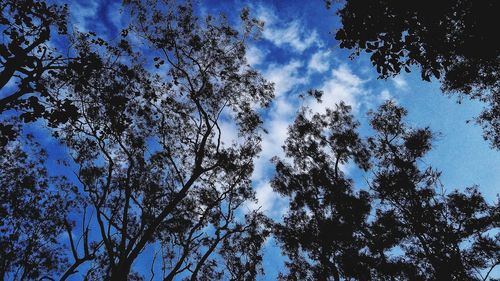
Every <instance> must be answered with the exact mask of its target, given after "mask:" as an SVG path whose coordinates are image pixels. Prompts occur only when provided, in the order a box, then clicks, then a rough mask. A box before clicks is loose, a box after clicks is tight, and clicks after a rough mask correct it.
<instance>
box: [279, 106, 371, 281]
mask: <svg viewBox="0 0 500 281" xmlns="http://www.w3.org/2000/svg"><path fill="white" fill-rule="evenodd" d="M350 110H351V108H350V107H349V106H347V105H345V104H343V103H341V104H340V105H338V106H337V107H336V109H335V110H333V111H331V110H327V112H326V114H315V115H313V116H312V117H310V118H309V117H307V115H308V111H307V110H303V111H301V112H300V113H299V114H298V116H297V118H296V119H295V122H294V123H293V125H292V126H291V127H290V129H289V136H288V138H287V140H286V144H285V146H284V150H285V152H286V156H288V157H290V158H291V159H292V160H293V164H289V163H287V162H285V161H282V160H279V159H275V163H276V174H277V175H276V176H275V178H274V179H273V181H272V186H273V188H274V189H275V190H276V191H277V192H279V193H280V194H282V195H285V196H287V197H289V198H290V209H289V211H288V213H287V214H286V215H285V217H284V222H283V223H282V224H279V225H278V227H277V233H276V235H277V238H278V240H279V241H280V242H281V243H282V245H283V251H284V253H285V254H287V255H288V258H289V259H290V261H289V262H286V265H287V267H288V269H289V273H288V274H287V275H286V276H282V279H286V280H332V278H333V280H336V281H338V280H346V279H349V278H354V279H356V280H365V279H366V278H367V276H369V268H368V266H367V265H366V262H367V258H368V257H367V256H366V255H365V254H364V253H363V248H364V247H365V245H366V242H365V241H364V234H363V233H364V232H366V231H367V230H366V228H367V217H368V215H369V213H370V198H369V194H368V192H366V191H359V192H355V191H353V188H352V180H351V179H349V178H346V177H345V175H344V173H343V172H342V171H341V165H344V164H346V163H347V162H348V161H355V162H356V163H357V164H358V165H359V166H360V167H361V168H362V169H368V168H369V163H368V161H369V154H368V149H367V147H366V145H365V144H364V143H363V141H362V140H361V139H360V138H359V136H358V133H357V132H356V128H357V126H358V125H359V123H357V121H355V120H354V118H353V116H352V115H351V113H350Z"/></svg>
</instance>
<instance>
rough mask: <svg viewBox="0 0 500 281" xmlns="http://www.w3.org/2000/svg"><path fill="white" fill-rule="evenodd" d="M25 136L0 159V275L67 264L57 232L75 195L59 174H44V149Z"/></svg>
mask: <svg viewBox="0 0 500 281" xmlns="http://www.w3.org/2000/svg"><path fill="white" fill-rule="evenodd" d="M25 140H27V141H26V142H23V143H22V144H23V145H21V144H19V143H16V144H14V143H11V144H10V145H8V146H6V147H5V150H4V154H3V155H2V157H1V158H0V187H1V188H0V198H1V200H0V280H35V279H36V280H39V279H43V278H44V277H51V276H53V275H54V274H57V273H59V272H60V271H61V270H63V269H65V266H66V265H67V255H66V251H65V248H64V245H63V244H62V243H61V241H60V239H59V236H60V235H62V234H64V233H65V232H66V230H68V229H71V224H70V221H69V219H68V214H69V212H70V210H71V209H72V208H74V207H75V204H76V202H77V201H78V200H77V199H78V198H77V194H76V193H75V190H74V189H73V186H72V185H70V184H69V183H68V182H67V180H66V179H65V178H62V177H56V176H51V175H49V173H48V171H47V168H46V164H45V160H46V157H47V154H46V152H45V151H44V150H43V149H41V148H40V147H39V145H38V144H36V142H34V141H33V140H32V138H31V137H30V136H28V138H27V139H25ZM23 146H27V147H28V150H27V151H25V149H23Z"/></svg>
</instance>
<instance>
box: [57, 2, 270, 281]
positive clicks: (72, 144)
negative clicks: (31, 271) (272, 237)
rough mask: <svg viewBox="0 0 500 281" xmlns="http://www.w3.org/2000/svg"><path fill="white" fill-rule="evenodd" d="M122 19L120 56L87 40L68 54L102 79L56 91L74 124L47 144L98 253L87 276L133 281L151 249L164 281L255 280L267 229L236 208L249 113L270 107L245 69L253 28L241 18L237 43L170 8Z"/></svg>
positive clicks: (155, 5) (222, 24) (253, 123)
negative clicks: (71, 182) (65, 171)
mask: <svg viewBox="0 0 500 281" xmlns="http://www.w3.org/2000/svg"><path fill="white" fill-rule="evenodd" d="M125 8H126V10H128V11H130V12H131V14H132V17H133V22H132V25H131V26H129V27H128V28H127V29H125V30H123V31H122V38H121V39H120V40H119V42H118V43H117V44H113V43H111V42H106V41H104V40H102V39H99V38H97V37H96V36H94V35H93V34H90V33H87V34H82V35H81V36H80V37H79V38H78V40H77V42H76V43H75V48H76V49H77V50H78V51H79V52H81V53H85V54H87V55H88V56H92V57H94V58H95V61H96V62H98V64H99V67H98V69H99V70H98V71H97V70H91V71H89V72H88V73H87V74H86V75H85V76H81V78H80V77H78V75H77V74H78V73H75V75H73V74H71V73H69V75H68V76H69V77H74V78H75V79H73V80H71V79H69V81H71V82H70V83H68V79H67V77H64V78H63V79H62V80H61V81H62V82H61V86H62V89H64V92H65V93H66V94H67V95H68V96H69V94H68V93H70V94H71V97H72V99H73V103H74V104H75V105H76V106H77V107H78V109H79V111H80V115H81V116H80V117H79V118H78V119H76V120H74V121H71V122H70V123H69V124H67V125H62V126H59V129H58V130H57V132H56V135H57V136H59V137H60V138H61V139H62V140H63V142H64V143H65V144H66V145H67V146H68V147H69V148H70V151H71V154H72V156H73V159H74V162H75V164H76V165H78V167H79V171H78V172H77V176H78V179H79V182H80V184H81V185H82V189H83V191H84V194H85V196H86V197H87V198H88V201H89V202H90V204H91V206H92V207H93V209H94V214H95V221H96V223H95V224H96V232H97V233H96V235H97V236H98V237H99V239H97V240H95V241H94V243H100V242H102V247H100V248H99V250H98V251H97V252H96V253H95V255H96V258H95V260H94V261H93V262H92V263H91V264H90V269H89V270H88V271H86V272H84V275H85V276H86V278H90V279H93V280H102V279H105V280H136V279H141V275H142V274H143V273H144V272H134V271H133V263H134V261H136V259H138V257H139V256H140V254H141V253H142V252H143V251H144V250H145V249H146V248H147V247H148V245H155V247H154V248H157V250H156V251H155V253H154V258H153V259H152V260H151V263H152V265H151V266H152V268H154V267H157V266H156V265H155V262H156V261H157V262H158V264H159V265H160V267H161V269H162V276H161V279H163V280H174V279H175V278H177V279H179V278H185V279H187V280H220V279H223V280H254V279H255V277H256V276H257V274H258V273H259V272H260V263H261V259H262V258H261V254H260V249H261V245H262V243H263V242H264V239H265V237H266V236H267V232H268V230H266V228H265V227H264V226H265V223H266V221H267V219H266V218H265V217H264V216H263V215H262V214H260V213H258V212H249V213H248V214H244V213H243V212H242V210H241V209H242V208H241V206H242V204H244V203H245V202H246V201H248V200H252V199H253V198H254V191H253V189H252V186H251V183H250V179H249V176H250V175H251V173H252V170H253V158H254V156H255V155H256V154H257V153H258V152H259V150H260V145H259V143H260V137H259V130H260V124H261V120H260V117H259V115H258V113H257V111H256V110H255V109H254V108H255V107H261V106H267V105H268V103H269V101H270V99H271V98H272V96H273V87H272V85H271V84H269V83H268V82H267V81H265V80H264V79H263V78H262V76H261V75H260V74H259V73H258V72H256V71H255V70H253V69H252V68H250V67H249V66H248V65H247V63H246V61H245V45H244V43H245V40H246V38H247V37H248V36H251V35H252V33H253V32H254V28H255V27H259V23H258V22H257V21H255V20H253V19H251V18H250V17H249V15H248V11H247V10H244V11H243V12H242V14H241V18H242V21H243V31H238V30H236V29H234V28H232V27H231V26H230V25H229V23H228V22H227V20H226V19H225V18H224V17H223V16H221V17H220V18H214V17H211V16H207V17H206V18H204V19H203V20H200V19H198V18H197V17H196V16H195V15H194V14H193V10H192V8H191V6H190V5H189V4H183V3H173V2H170V1H165V2H155V1H144V2H140V1H132V2H128V3H126V6H125ZM129 34H133V35H134V39H133V40H128V36H130V35H129ZM136 40H142V42H141V44H138V45H134V44H136V43H134V42H137V41H136ZM148 54H151V56H148ZM155 69H157V70H155ZM68 71H74V70H68ZM153 72H155V73H153ZM55 88H58V87H55ZM222 121H224V122H234V123H235V126H236V128H237V130H238V134H239V139H238V140H237V142H234V143H226V144H224V143H223V142H222V138H223V134H224V132H223V131H222V129H221V122H222ZM151 248H153V247H151ZM156 257H158V259H157V258H156ZM152 271H153V272H155V270H153V269H152Z"/></svg>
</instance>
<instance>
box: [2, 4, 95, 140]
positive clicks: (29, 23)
mask: <svg viewBox="0 0 500 281" xmlns="http://www.w3.org/2000/svg"><path fill="white" fill-rule="evenodd" d="M0 7H1V9H0V32H1V34H2V36H1V37H0V38H1V39H0V40H1V41H0V90H1V95H0V114H2V115H1V119H0V120H1V123H0V146H4V145H6V144H7V142H8V141H9V140H12V139H14V138H15V136H16V135H17V134H18V130H19V128H18V127H19V126H20V125H22V124H23V123H28V122H33V121H36V120H38V119H40V118H43V119H46V120H48V121H49V122H50V123H51V124H54V125H55V124H59V123H64V122H67V121H68V119H70V118H74V117H75V115H76V114H77V110H76V108H75V107H74V106H72V104H71V103H70V101H69V100H67V99H63V100H61V99H55V98H54V97H53V96H51V94H50V91H49V90H48V88H49V87H50V84H49V83H50V82H49V81H50V80H53V79H54V78H53V77H52V76H53V74H54V73H57V72H59V71H61V70H64V69H67V68H71V67H73V66H76V65H81V64H84V63H87V62H85V60H84V59H83V58H81V57H80V58H79V57H72V56H70V55H68V54H67V53H64V52H62V51H60V50H57V48H56V47H61V46H58V44H56V43H55V41H54V40H53V38H54V37H59V38H60V39H62V41H64V40H68V39H69V36H68V34H67V24H68V7H67V5H59V4H51V3H49V2H46V1H41V0H1V1H0ZM67 43H68V42H67ZM59 45H60V44H59ZM66 47H69V46H66ZM9 111H10V112H9ZM13 112H16V113H17V114H14V113H13ZM12 116H16V117H19V120H17V121H20V122H16V120H13V119H11V118H9V117H12Z"/></svg>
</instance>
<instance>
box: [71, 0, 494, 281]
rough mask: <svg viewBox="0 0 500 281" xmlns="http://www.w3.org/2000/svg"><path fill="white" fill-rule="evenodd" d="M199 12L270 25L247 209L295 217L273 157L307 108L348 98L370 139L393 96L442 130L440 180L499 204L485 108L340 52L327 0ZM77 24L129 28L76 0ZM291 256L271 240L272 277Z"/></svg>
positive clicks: (252, 49) (257, 48)
mask: <svg viewBox="0 0 500 281" xmlns="http://www.w3.org/2000/svg"><path fill="white" fill-rule="evenodd" d="M193 2H194V5H195V8H196V9H198V12H199V13H200V14H206V13H211V14H219V13H221V12H223V13H226V14H227V15H228V16H229V18H230V19H231V20H234V21H235V20H236V18H237V16H238V15H239V12H238V11H239V10H240V9H241V8H243V7H245V6H246V7H249V8H250V12H251V14H252V15H253V16H255V17H257V18H259V19H260V20H263V21H264V22H265V27H264V30H263V33H262V36H261V38H260V39H259V40H253V41H251V42H249V46H248V48H247V60H248V62H249V64H251V65H252V66H253V67H255V68H256V69H258V70H259V71H260V72H261V73H262V74H263V75H264V77H265V78H266V79H268V80H270V81H272V82H274V84H275V90H276V92H275V96H276V98H275V99H274V101H273V103H272V105H271V107H270V108H269V109H268V110H265V111H263V112H262V116H263V119H264V127H265V128H266V129H267V131H268V132H269V133H268V134H265V135H264V136H263V139H262V152H261V153H260V155H259V157H258V158H257V159H256V162H255V171H254V174H253V175H252V180H253V183H254V187H255V190H256V196H257V199H258V202H257V203H253V204H248V205H247V206H246V208H248V210H251V209H255V208H259V207H260V208H261V210H263V211H264V212H265V213H266V214H267V215H269V216H271V217H273V218H274V219H276V220H279V219H280V218H281V217H282V215H283V214H284V212H286V208H287V201H286V200H285V199H283V198H280V197H279V195H277V194H275V193H273V191H272V188H271V186H270V185H269V179H270V178H272V176H273V172H274V169H273V165H272V164H271V162H270V158H271V157H273V156H279V157H283V156H284V155H283V151H282V149H281V146H282V145H283V142H284V140H285V139H286V134H287V127H288V125H289V124H291V122H292V121H293V118H294V116H295V114H296V113H297V111H298V109H299V108H300V106H302V105H307V106H309V107H310V108H311V109H312V110H313V111H314V112H322V111H324V110H325V108H327V107H334V104H335V103H338V102H340V101H344V102H346V103H347V104H349V105H351V106H352V107H353V112H354V114H355V116H356V117H357V118H358V120H359V121H360V122H361V124H362V125H361V129H360V131H361V134H362V135H365V136H367V135H368V134H369V133H370V128H369V127H368V124H367V121H368V119H367V116H366V113H367V112H368V111H369V110H370V109H375V108H376V107H377V106H378V105H380V104H381V103H382V102H383V101H385V100H386V99H393V100H394V101H395V102H397V103H398V104H400V105H402V106H404V107H406V109H407V110H408V112H409V114H408V119H407V120H408V121H409V124H411V125H412V126H415V127H423V126H424V127H425V126H429V127H430V128H431V129H432V130H433V131H435V132H439V135H438V137H437V138H436V141H435V143H434V149H433V150H432V151H431V152H430V153H429V154H428V156H427V157H426V158H425V159H424V162H425V164H427V165H432V166H433V167H434V168H436V169H438V170H441V171H442V172H443V173H442V177H441V181H442V183H443V185H444V186H445V188H446V190H447V191H452V190H454V189H457V188H458V189H464V188H465V187H468V186H472V185H474V184H477V185H479V186H480V190H481V191H482V192H483V194H484V195H485V197H486V198H487V199H488V200H489V201H490V202H492V201H494V200H495V199H496V196H497V193H498V191H499V189H498V184H499V183H500V153H499V152H498V151H495V150H492V149H490V148H489V145H488V143H487V142H486V141H484V140H483V138H482V136H481V133H482V131H481V128H480V127H479V126H477V125H475V124H474V123H473V122H470V123H468V124H467V123H466V121H467V120H471V119H473V117H474V116H477V115H478V113H479V112H480V111H481V107H482V105H481V104H480V103H476V102H470V101H466V100H464V101H463V102H462V104H458V103H457V100H456V99H455V98H454V97H450V96H445V95H443V94H442V93H441V91H440V88H439V83H438V82H437V81H431V82H425V81H421V79H420V75H419V72H418V69H413V71H412V73H410V74H402V75H399V76H397V77H394V78H391V79H388V80H380V79H377V73H376V71H375V69H374V68H373V67H372V66H371V63H370V62H369V59H368V57H367V56H365V55H361V56H360V57H356V58H355V59H353V60H352V59H350V58H349V54H350V52H349V51H348V50H343V49H340V48H339V46H338V45H339V44H338V42H336V41H335V39H334V31H335V30H336V28H337V27H338V26H339V22H338V18H337V16H336V15H335V7H334V8H332V9H330V10H327V9H326V8H325V5H324V1H321V0H309V1H237V0H232V1H231V0H227V1H217V0H207V1H196V0H195V1H193ZM69 8H70V13H71V20H72V23H73V25H74V26H75V27H76V28H77V29H79V30H80V31H85V30H93V31H95V32H96V33H97V34H101V35H105V37H107V38H109V39H112V38H114V37H115V36H116V34H118V32H119V30H120V29H121V28H122V27H124V25H125V23H126V17H125V16H124V15H123V14H122V13H121V11H120V1H105V0H89V1H83V0H74V1H73V2H70V5H69ZM308 89H319V90H322V91H324V96H323V98H322V99H323V102H322V103H317V102H315V101H313V100H309V99H300V98H299V95H300V94H301V93H304V92H305V91H307V90H308ZM222 128H223V138H224V140H226V141H227V142H229V141H231V139H234V138H235V137H236V136H237V132H236V129H235V127H234V126H233V125H232V124H230V123H226V124H223V125H222ZM344 169H345V172H346V173H347V174H348V175H350V176H351V177H353V178H354V179H355V181H356V182H357V183H359V188H363V185H364V181H363V180H362V179H363V177H364V176H366V175H363V174H362V173H360V172H359V171H356V169H355V168H353V167H350V166H349V165H347V166H345V167H344ZM282 261H283V257H282V256H281V254H280V251H279V248H278V247H277V246H276V244H275V242H274V241H272V240H270V241H268V242H267V243H266V248H265V257H264V269H265V271H266V275H265V277H262V279H265V280H275V276H276V274H277V272H278V271H279V270H280V269H281V268H282V266H283V265H282Z"/></svg>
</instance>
